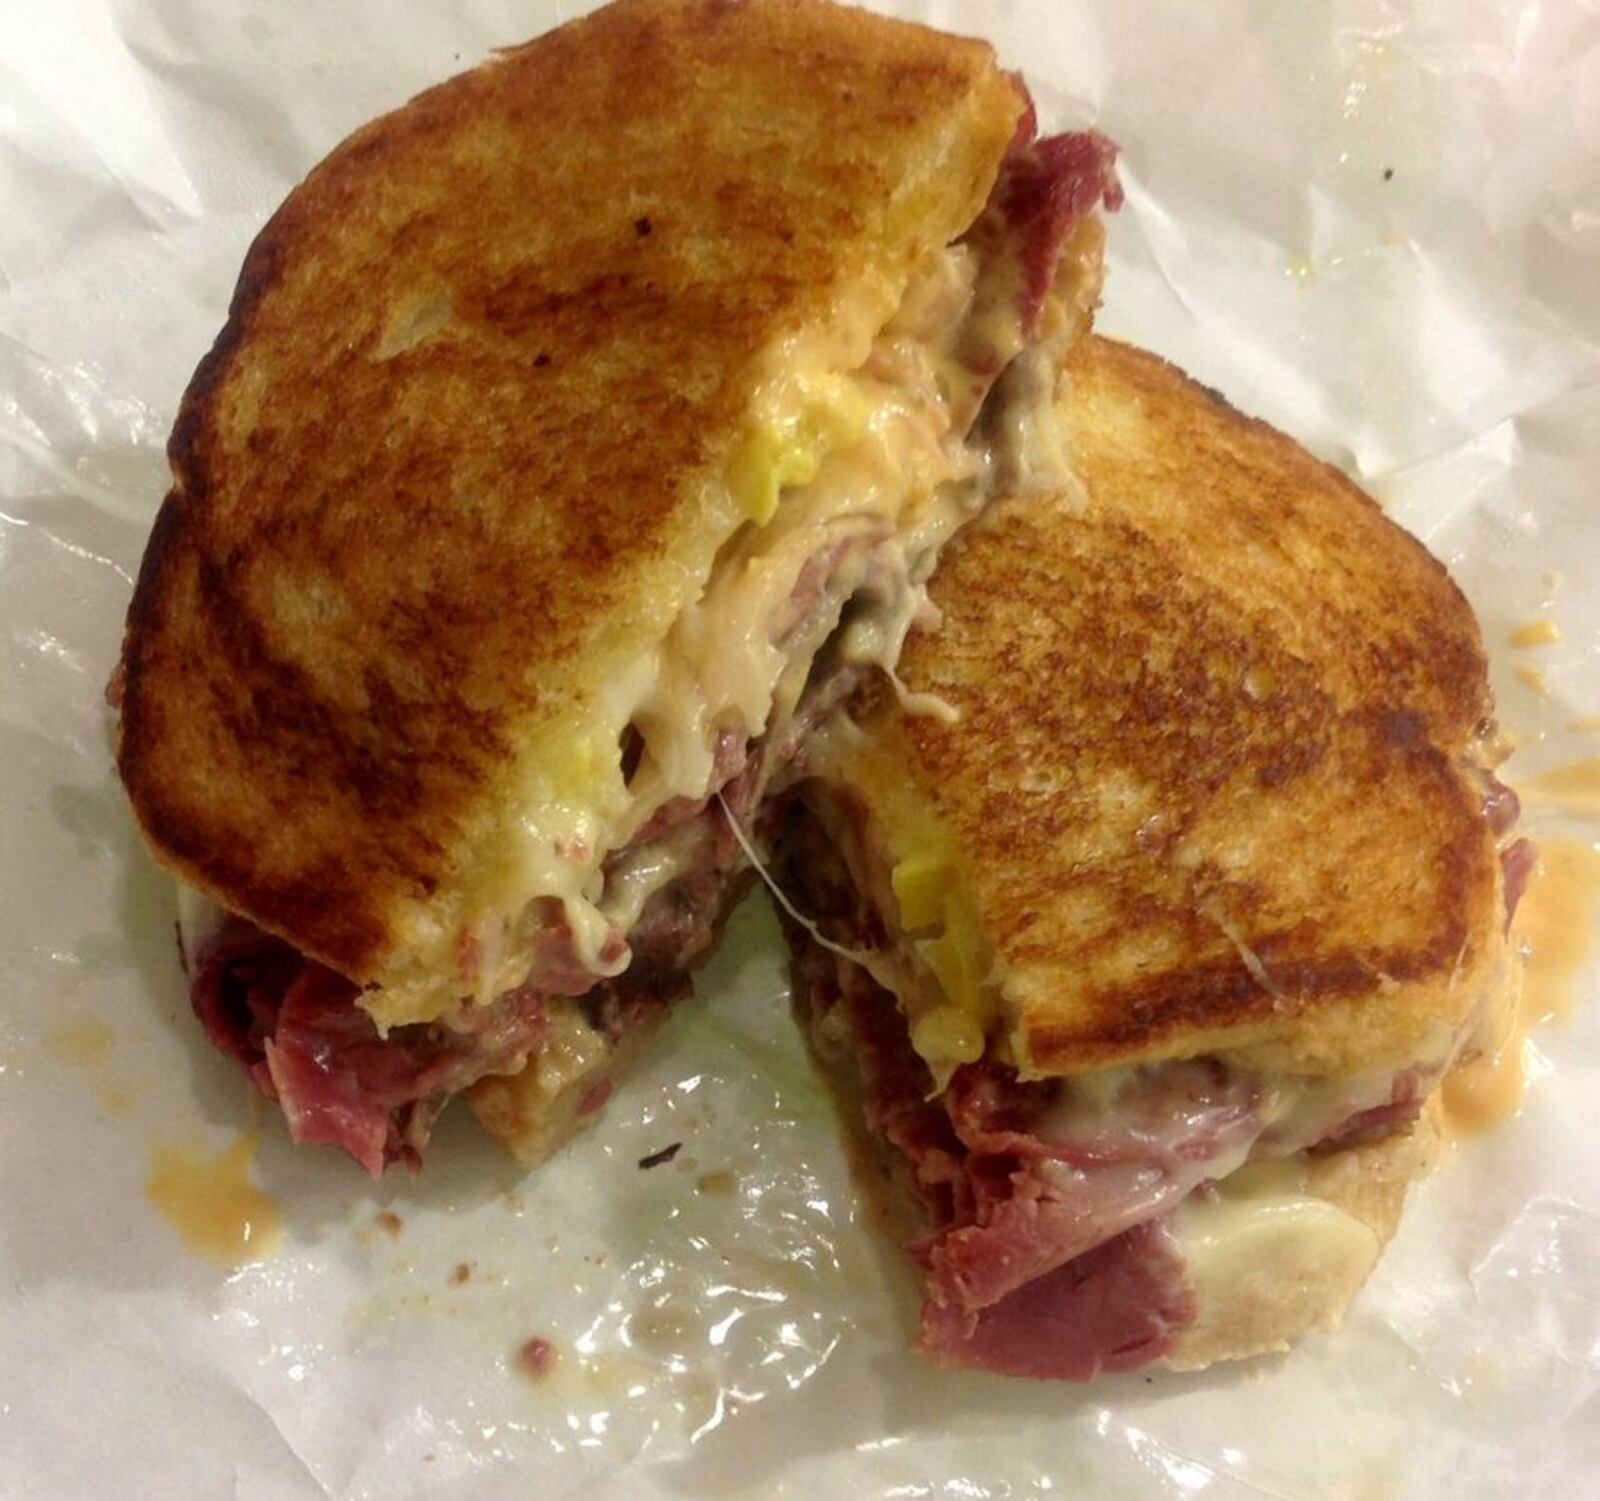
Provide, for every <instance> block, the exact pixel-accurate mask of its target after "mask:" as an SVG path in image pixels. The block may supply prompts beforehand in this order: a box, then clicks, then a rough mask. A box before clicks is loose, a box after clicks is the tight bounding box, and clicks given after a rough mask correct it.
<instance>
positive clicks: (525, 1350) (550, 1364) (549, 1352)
mask: <svg viewBox="0 0 1600 1501" xmlns="http://www.w3.org/2000/svg"><path fill="white" fill-rule="evenodd" d="M558 1358H559V1352H558V1351H557V1349H556V1347H555V1343H554V1341H552V1340H548V1339H546V1338H545V1337H544V1335H542V1334H536V1335H534V1336H533V1338H531V1339H526V1340H524V1341H523V1342H522V1348H521V1349H519V1350H518V1351H517V1370H518V1371H520V1372H521V1373H522V1374H523V1375H524V1376H526V1377H527V1378H528V1380H530V1381H544V1380H545V1379H547V1378H548V1377H549V1375H550V1373H551V1372H552V1371H553V1370H554V1369H555V1368H556V1361H557V1359H558Z"/></svg>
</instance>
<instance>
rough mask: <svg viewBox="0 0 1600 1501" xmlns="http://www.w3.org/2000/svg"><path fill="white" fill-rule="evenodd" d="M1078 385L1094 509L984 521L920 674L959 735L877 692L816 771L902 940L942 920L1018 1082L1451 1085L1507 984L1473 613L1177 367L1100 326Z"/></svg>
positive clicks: (1485, 711)
mask: <svg viewBox="0 0 1600 1501" xmlns="http://www.w3.org/2000/svg"><path fill="white" fill-rule="evenodd" d="M1067 373H1068V376H1069V386H1068V390H1067V395H1066V398H1065V399H1064V401H1063V402H1062V404H1061V408H1060V417H1061V422H1062V424H1063V426H1064V430H1065V435H1066V442H1067V447H1068V450H1069V453H1070V456H1071V461H1072V464H1073V467H1074V469H1075V472H1076V474H1077V477H1078V479H1079V480H1080V481H1081V487H1082V488H1081V493H1079V494H1077V495H1075V496H1071V497H1064V498H1063V497H1057V498H1037V497H1035V498H1032V499H1023V500H1018V501H1012V502H1007V503H1004V504H1002V505H999V506H996V507H993V508H991V510H990V511H989V513H987V514H986V516H985V517H984V518H983V519H982V520H980V521H979V522H978V523H976V524H975V525H974V526H973V527H972V528H971V529H969V531H968V532H967V533H965V534H964V536H963V538H962V539H960V540H958V542H957V544H956V545H955V547H954V548H953V550H952V551H951V552H950V553H949V554H948V555H947V557H946V560H945V562H944V563H943V564H942V565H941V568H940V570H939V572H938V574H937V576H936V578H935V580H934V583H933V587H932V590H931V596H932V599H933V602H934V603H935V604H936V605H937V606H938V608H939V610H940V612H941V614H942V622H941V624H940V626H939V628H938V629H937V630H929V631H926V632H919V633H915V634H914V635H913V636H912V638H911V640H910V641H909V642H908V645H907V649H906V652H905V655H904V657H903V659H902V665H901V675H902V677H903V679H904V681H905V684H906V686H907V687H908V688H909V689H911V690H912V691H913V692H915V693H921V694H929V695H937V697H938V698H940V699H942V700H944V702H945V703H946V704H947V705H949V706H950V707H951V708H953V709H954V710H955V711H956V715H957V718H956V719H955V720H954V721H953V722H951V721H947V719H946V718H941V717H939V716H937V715H930V714H927V713H911V712H908V710H907V709H905V708H903V707H902V706H901V705H902V702H903V701H902V700H900V699H897V698H896V697H894V696H892V695H889V694H883V695H881V696H880V697H879V699H878V700H877V701H876V703H875V704H874V705H873V706H872V707H870V708H869V709H868V710H867V711H866V712H865V716H864V720H863V724H862V728H863V729H864V730H865V733H864V734H859V733H855V732H853V731H852V732H850V733H845V734H830V735H829V736H828V737H827V739H826V741H825V743H824V745H823V746H822V748H821V749H820V751H819V753H818V755H817V757H816V759H815V765H816V766H817V768H818V770H819V771H820V772H821V773H822V775H823V776H824V777H826V778H827V779H828V780H829V781H830V782H832V783H833V784H834V785H835V786H836V787H840V788H844V789H849V792H848V795H849V796H850V797H852V798H854V799H855V800H857V801H858V802H859V803H860V804H861V805H862V807H863V809H864V817H865V822H866V824H867V826H868V829H869V831H870V838H871V839H872V840H873V842H874V843H875V844H876V846H877V847H878V848H879V850H880V851H881V852H882V859H883V861H884V862H885V863H888V862H894V867H893V868H894V881H893V887H894V892H895V896H896V898H897V899H898V900H899V903H900V909H901V910H900V912H899V925H900V927H901V929H902V930H903V931H906V932H912V933H915V932H916V931H918V930H919V929H921V930H924V931H934V932H936V933H937V930H938V928H939V927H940V925H942V926H943V929H944V931H943V933H942V934H938V936H936V937H934V938H932V939H924V940H922V941H921V942H920V943H919V945H918V947H919V948H920V949H921V950H922V951H923V952H924V953H925V954H926V955H928V957H929V959H930V961H931V962H932V965H933V968H934V969H935V971H936V972H937V973H938V974H939V975H940V977H941V979H942V980H943V981H944V982H945V984H944V989H945V992H946V994H947V996H948V998H949V1000H950V1001H951V1002H952V1004H954V1005H955V1006H956V1008H957V1011H958V1012H960V1011H961V1008H962V1007H963V1006H964V1007H966V1009H967V1013H968V1016H967V1019H968V1020H976V1022H977V1023H978V1024H980V1025H982V1026H984V1027H986V1029H987V1030H988V1032H989V1035H990V1037H991V1039H992V1040H993V1039H996V1038H998V1039H1000V1046H1001V1047H1002V1049H1003V1050H1005V1049H1008V1050H1009V1057H1010V1058H1011V1059H1012V1061H1014V1063H1015V1064H1016V1066H1017V1068H1018V1069H1019V1070H1020V1072H1021V1073H1022V1075H1023V1076H1024V1077H1025V1078H1026V1077H1038V1076H1042V1075H1062V1074H1075V1073H1081V1072H1084V1071H1089V1070H1097V1069H1104V1068H1107V1067H1109V1066H1113V1065H1118V1064H1127V1063H1135V1062H1152V1061H1156V1060H1160V1059H1166V1058H1185V1057H1193V1056H1198V1055H1210V1054H1222V1055H1227V1056H1229V1057H1231V1058H1233V1059H1234V1060H1235V1061H1237V1062H1239V1063H1241V1064H1243V1065H1246V1066H1250V1067H1255V1068H1262V1069H1268V1070H1286V1071H1292V1072H1295V1073H1300V1074H1307V1075H1334V1074H1346V1073H1352V1072H1357V1071H1360V1070H1363V1069H1377V1068H1393V1067H1404V1066H1409V1065H1410V1064H1413V1063H1416V1062H1418V1061H1420V1060H1424V1059H1428V1060H1431V1061H1433V1062H1436V1063H1438V1064H1439V1065H1440V1066H1442V1064H1443V1062H1444V1059H1445V1056H1446V1055H1447V1054H1448V1051H1449V1048H1450V1046H1451V1045H1452V1041H1453V1039H1454V1038H1456V1037H1457V1036H1458V1034H1459V1032H1460V1030H1461V1028H1462V1026H1463V1024H1464V1023H1465V1021H1466V1020H1467V1019H1468V1018H1469V1017H1470V1016H1471V1015H1472V1014H1473V1013H1474V1011H1475V1009H1476V1008H1478V1007H1480V1006H1481V1005H1482V1004H1484V1003H1485V998H1486V996H1487V994H1488V993H1489V991H1490V990H1491V988H1492V987H1493V986H1494V985H1496V984H1497V983H1499V981H1500V980H1501V979H1502V978H1503V974H1504V970H1505V965H1504V962H1503V961H1504V957H1505V954H1504V949H1505V943H1504V937H1503V933H1502V927H1503V923H1502V907H1501V871H1500V865H1499V862H1498V860H1497V851H1496V840H1495V834H1494V831H1493V830H1492V829H1491V827H1490V826H1489V823H1488V822H1487V821H1486V818H1485V815H1484V777H1483V774H1482V771H1481V768H1480V764H1479V761H1478V752H1477V747H1478V743H1479V739H1480V737H1481V736H1483V735H1485V734H1486V733H1487V716H1488V715H1489V713H1490V699H1489V693H1488V688H1487V682H1486V675H1485V664H1484V656H1483V650H1482V646H1481V643H1480V640H1479V635H1478V630H1477V627H1476V624H1475V622H1474V620H1473V616H1472V613H1471V611H1470V609H1469V608H1468V606H1467V604H1466V602H1465V600H1464V599H1463V598H1462V596H1461V594H1460V592H1459V591H1458V590H1457V589H1456V587H1455V586H1454V585H1453V584H1452V582H1451V581H1450V579H1449V577H1448V575H1447V574H1446V572H1445V570H1444V568H1443V567H1442V566H1441V565H1440V564H1439V563H1438V562H1436V561H1435V560H1434V559H1433V558H1432V557H1431V556H1429V554H1428V553H1427V551H1426V550H1425V549H1424V548H1423V547H1422V545H1421V544H1420V543H1419V542H1417V541H1416V540H1415V539H1414V538H1413V537H1411V536H1409V535H1408V534H1407V533H1405V532H1404V531H1402V530H1401V529H1400V528H1399V527H1397V526H1396V525H1394V524H1393V523H1392V522H1390V521H1389V520H1388V519H1387V518H1386V517H1385V516H1384V515H1383V513H1382V512H1381V511H1380V510H1379V508H1378V507H1377V506H1376V505H1375V504H1374V503H1373V502H1372V501H1371V500H1370V499H1369V498H1368V497H1367V496H1366V495H1364V494H1363V493H1362V492H1361V491H1360V490H1358V489H1357V488H1356V486H1355V485H1353V484H1352V483H1350V481H1349V480H1347V479H1346V478H1345V477H1344V476H1343V475H1341V474H1339V473H1338V472H1337V471H1335V470H1333V469H1331V468H1329V467H1328V466H1326V465H1324V464H1321V463H1318V462H1317V461H1316V460H1315V459H1313V458H1312V457H1311V456H1310V455H1308V454H1307V453H1305V452H1304V451H1303V450H1302V449H1301V448H1299V447H1298V446H1297V445H1296V444H1294V443H1293V442H1291V441H1290V440H1289V439H1287V438H1285V437H1283V436H1282V435H1281V434H1278V433H1276V432H1274V431H1273V430H1272V429H1270V428H1268V427H1267V426H1265V425H1263V424H1262V423H1259V422H1254V421H1251V420H1249V419H1247V418H1245V417H1243V416H1241V415H1240V414H1239V413H1237V412H1236V411H1234V410H1233V409H1231V408H1230V407H1229V406H1227V405H1226V404H1225V403H1224V402H1223V401H1221V400H1220V399H1218V398H1216V397H1215V396H1213V395H1212V394H1210V393H1208V392H1206V391H1205V390H1204V389H1203V388H1201V387H1199V386H1198V385H1196V384H1195V383H1194V382H1193V381H1191V380H1189V379H1187V378H1186V377H1185V376H1183V375H1182V374H1180V373H1179V372H1178V371H1177V370H1175V369H1173V368H1172V367H1171V366H1169V365H1167V364H1164V363H1163V362H1162V361H1161V360H1159V359H1157V358H1155V357H1153V356H1151V355H1148V354H1144V353H1140V352H1139V351H1136V350H1134V349H1131V348H1128V347H1125V346H1123V345H1120V344H1116V343H1113V342H1110V341H1108V340H1105V339H1099V338H1096V339H1089V340H1084V341H1082V342H1081V343H1080V344H1079V346H1078V347H1077V349H1076V351H1075V352H1074V354H1073V355H1072V356H1071V358H1070V360H1069V363H1068V368H1067ZM941 945H945V946H947V947H941ZM970 951H976V952H977V953H978V955H979V963H978V966H977V972H976V973H975V974H974V973H973V972H972V971H973V965H972V961H971V959H970V958H963V955H964V954H967V953H969V952H970ZM963 965H965V966H966V969H967V971H968V975H967V978H968V979H969V980H970V981H971V982H972V983H971V984H970V985H968V986H966V987H965V988H966V990H967V992H968V993H967V994H963V993H962V991H963V986H962V985H961V984H960V983H959V981H960V980H961V972H962V969H963ZM952 975H954V977H955V980H956V981H957V982H958V983H950V980H951V976H952ZM962 1020H963V1018H962V1016H961V1015H955V1016H954V1017H953V1018H952V1017H950V1016H939V1017H936V1018H935V1024H930V1025H928V1026H926V1027H922V1026H918V1027H916V1028H914V1032H913V1037H914V1040H915V1041H916V1042H917V1044H918V1047H919V1050H920V1051H922V1052H923V1054H924V1056H925V1057H928V1058H929V1059H930V1061H933V1062H938V1061H939V1060H938V1059H937V1058H936V1057H933V1056H930V1052H929V1048H930V1046H932V1047H933V1048H934V1049H935V1050H937V1046H938V1044H939V1042H940V1040H941V1039H948V1038H951V1037H955V1038H956V1039H957V1041H958V1042H961V1043H962V1044H963V1045H964V1044H965V1041H966V1039H965V1038H962V1037H961V1036H960V1033H961V1031H962V1027H961V1026H960V1025H955V1023H960V1022H962ZM969 1030H970V1029H969ZM955 1056H956V1057H957V1058H958V1059H959V1058H970V1057H974V1056H976V1053H975V1052H972V1051H970V1050H967V1051H964V1052H958V1053H956V1055H955Z"/></svg>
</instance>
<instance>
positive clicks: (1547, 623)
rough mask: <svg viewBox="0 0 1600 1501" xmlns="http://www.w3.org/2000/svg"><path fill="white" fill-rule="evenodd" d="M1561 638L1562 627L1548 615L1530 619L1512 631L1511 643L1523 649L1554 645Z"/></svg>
mask: <svg viewBox="0 0 1600 1501" xmlns="http://www.w3.org/2000/svg"><path fill="white" fill-rule="evenodd" d="M1561 639H1562V638H1561V627H1560V626H1559V625H1557V624H1556V623H1555V621H1553V620H1552V619H1551V618H1550V617H1549V616H1548V615H1541V616H1539V618H1538V619H1537V620H1529V621H1527V622H1525V623H1524V624H1522V625H1519V626H1518V627H1517V628H1516V630H1514V631H1512V633H1511V644H1512V645H1513V646H1515V647H1517V648H1518V649H1519V650H1522V651H1525V650H1527V648H1528V647H1530V646H1554V645H1555V644H1556V642H1558V641H1560V640H1561Z"/></svg>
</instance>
